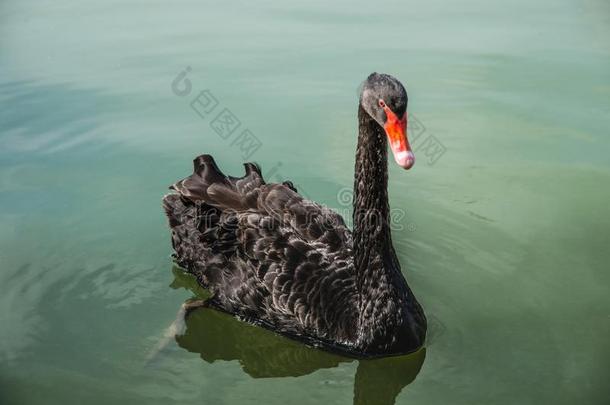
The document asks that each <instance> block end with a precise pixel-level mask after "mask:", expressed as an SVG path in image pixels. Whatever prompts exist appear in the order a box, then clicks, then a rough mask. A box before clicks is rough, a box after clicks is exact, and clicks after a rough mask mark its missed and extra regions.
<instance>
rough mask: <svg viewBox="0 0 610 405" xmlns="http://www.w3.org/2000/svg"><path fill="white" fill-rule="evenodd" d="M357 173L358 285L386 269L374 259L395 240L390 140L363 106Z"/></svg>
mask: <svg viewBox="0 0 610 405" xmlns="http://www.w3.org/2000/svg"><path fill="white" fill-rule="evenodd" d="M358 124H359V125H358V127H359V134H358V147H357V149H356V167H355V174H354V202H353V204H354V212H353V219H354V233H353V236H354V265H355V267H356V269H357V270H359V272H358V286H359V288H362V287H364V285H363V283H364V282H365V281H366V280H367V279H371V278H373V277H374V276H375V275H376V273H378V272H380V271H383V266H371V265H370V264H371V260H375V259H376V258H378V257H384V256H386V255H387V254H388V253H389V251H388V248H389V247H391V245H392V241H391V236H390V228H389V222H388V221H389V206H388V159H387V154H388V152H387V140H386V135H385V133H384V131H383V129H382V128H381V127H380V126H379V124H377V122H376V121H375V120H373V118H371V116H370V115H369V114H368V113H367V112H366V111H365V110H364V109H363V108H362V106H360V108H359V109H358Z"/></svg>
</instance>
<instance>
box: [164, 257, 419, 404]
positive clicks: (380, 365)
mask: <svg viewBox="0 0 610 405" xmlns="http://www.w3.org/2000/svg"><path fill="white" fill-rule="evenodd" d="M173 273H174V275H175V280H174V282H173V283H172V285H171V286H172V288H186V289H188V290H190V291H192V292H193V293H195V295H197V296H198V298H201V297H205V296H206V293H205V291H204V290H202V289H201V287H199V286H198V285H197V283H196V281H195V280H194V278H192V277H191V276H190V275H188V274H186V273H184V272H183V271H182V270H180V269H179V268H177V267H175V268H174V269H173ZM185 326H186V329H185V330H184V333H183V334H181V335H177V336H176V341H177V343H178V345H179V346H180V347H182V348H184V349H186V350H188V351H189V352H193V353H199V355H200V357H201V358H202V359H203V360H204V361H206V362H208V363H214V362H215V361H217V360H225V361H233V360H237V361H239V364H240V365H241V367H242V370H243V371H244V372H245V373H246V374H248V375H249V376H250V377H252V378H279V377H299V376H303V375H307V374H310V373H313V372H314V371H317V370H320V369H324V368H332V367H337V366H338V365H339V364H340V363H345V362H352V361H358V368H357V370H356V375H355V378H354V404H394V401H395V399H396V397H397V395H398V394H399V393H400V391H401V390H402V389H403V388H404V387H405V386H406V385H408V384H409V383H411V382H412V381H413V380H414V379H415V377H416V376H417V374H418V373H419V370H420V369H421V367H422V364H423V362H424V359H425V356H426V352H425V348H422V349H420V350H418V351H416V352H415V353H412V354H409V355H406V356H395V357H386V358H381V359H374V360H355V359H350V358H346V357H342V356H338V355H336V354H331V353H328V352H324V351H322V350H318V349H314V348H311V347H308V346H306V345H304V344H301V343H298V342H296V341H293V340H290V339H288V338H285V337H282V336H280V335H278V334H276V333H273V332H271V331H269V330H267V329H264V328H261V327H258V326H254V325H250V324H248V323H245V322H241V321H239V320H237V319H236V318H234V317H232V316H231V315H228V314H225V313H223V312H220V311H217V310H214V309H210V308H199V309H197V310H195V311H193V312H191V313H190V314H189V315H188V317H187V318H186V325H185Z"/></svg>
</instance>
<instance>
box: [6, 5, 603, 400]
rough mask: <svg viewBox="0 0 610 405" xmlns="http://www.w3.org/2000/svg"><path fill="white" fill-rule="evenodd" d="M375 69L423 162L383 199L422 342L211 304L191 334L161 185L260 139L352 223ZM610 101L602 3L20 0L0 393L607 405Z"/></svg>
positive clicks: (13, 59) (234, 159)
mask: <svg viewBox="0 0 610 405" xmlns="http://www.w3.org/2000/svg"><path fill="white" fill-rule="evenodd" d="M492 3H495V4H492ZM187 67H190V72H189V73H188V76H187V78H188V80H189V81H190V93H189V94H187V95H182V96H181V95H179V94H182V93H186V92H188V91H187V90H188V88H185V87H184V86H186V84H185V82H180V83H178V84H179V86H177V87H176V86H174V87H172V82H173V81H174V79H175V78H176V77H177V76H178V74H179V73H180V72H182V71H183V70H184V69H186V68H187ZM374 70H377V71H381V72H387V73H391V74H394V75H395V76H397V77H398V78H400V79H401V80H402V81H403V82H404V83H405V84H406V87H407V90H408V91H409V97H410V103H409V112H410V114H411V117H412V124H413V125H412V128H411V132H412V136H413V137H416V138H417V139H416V140H415V142H414V147H415V153H416V157H417V159H418V160H417V163H416V165H415V168H414V169H413V170H411V171H409V172H405V171H402V170H400V169H399V168H397V167H395V166H396V165H394V164H391V165H390V195H391V205H392V207H393V208H394V209H395V210H396V211H395V214H396V218H395V222H396V224H395V225H396V226H395V229H394V233H393V237H394V244H395V247H396V250H397V252H398V255H399V258H400V261H401V263H402V264H403V271H404V272H405V274H406V276H407V278H408V280H409V282H410V284H411V286H412V288H413V290H414V291H415V292H416V294H417V296H418V298H419V300H420V302H421V303H422V304H423V306H424V308H425V310H426V313H427V314H428V317H429V319H430V329H429V336H428V342H427V345H426V350H425V351H421V352H419V353H416V354H414V355H412V356H409V357H407V358H398V359H388V360H383V361H378V362H358V361H350V360H349V359H343V358H339V357H336V356H333V355H330V354H326V353H323V352H319V351H316V350H313V349H310V348H306V347H304V346H301V345H299V344H296V343H294V342H292V341H288V340H285V339H283V338H280V337H277V336H275V335H273V334H272V333H270V332H267V331H263V330H260V329H258V328H255V327H253V326H249V325H245V324H242V323H240V322H238V321H236V320H233V319H232V318H229V317H227V316H225V315H222V314H218V313H212V312H206V311H201V312H195V313H194V314H193V316H192V317H191V318H189V321H188V323H187V325H186V326H187V328H186V331H184V333H183V334H182V335H181V336H180V337H178V338H177V339H174V337H173V335H172V334H171V333H170V332H171V331H169V332H168V327H169V326H170V325H171V324H172V322H173V320H174V319H175V317H176V313H177V311H178V309H179V307H180V305H181V304H182V303H183V302H184V301H185V300H186V299H189V298H190V297H192V296H195V295H198V294H201V292H200V291H198V289H197V288H196V286H195V285H194V284H193V283H192V280H190V279H188V277H184V275H182V274H181V273H180V272H179V271H176V270H175V269H173V266H172V262H171V260H170V257H169V255H170V239H169V236H168V232H167V229H166V221H165V218H164V217H163V215H162V211H161V205H160V199H161V197H162V195H163V194H164V193H165V192H166V187H167V186H168V185H169V184H171V183H172V182H173V181H175V180H177V179H179V178H182V177H184V176H186V175H187V174H188V173H189V171H190V161H191V159H192V158H193V157H194V156H196V155H197V154H199V153H204V152H205V153H211V154H213V155H214V156H215V157H216V158H217V161H218V162H219V164H220V165H221V166H222V168H223V169H224V170H225V171H226V172H228V173H232V174H240V173H241V170H242V169H241V163H242V161H243V160H244V157H243V156H245V155H247V154H248V153H252V155H251V157H250V159H251V160H255V161H257V162H259V163H261V165H262V166H263V172H264V173H267V175H268V176H269V177H270V178H271V180H272V181H281V180H283V179H291V180H293V182H294V183H295V184H296V185H297V187H298V188H299V189H300V190H302V192H303V193H304V194H306V195H307V196H308V197H310V198H312V199H315V200H317V201H319V202H322V203H324V204H327V205H329V206H331V207H333V208H336V209H339V210H343V211H342V212H345V213H346V214H347V215H349V211H348V210H347V208H348V207H347V203H346V201H347V200H346V198H344V197H345V196H344V195H343V194H344V192H345V188H346V187H348V188H349V187H350V186H351V184H352V176H353V172H352V170H353V159H354V157H353V156H354V149H355V143H356V136H355V134H356V118H355V115H356V108H357V91H358V86H359V83H360V82H361V81H362V80H363V79H364V78H365V77H366V75H368V74H369V73H370V72H372V71H374ZM205 89H207V90H209V93H204V94H208V95H209V94H211V95H213V97H214V98H215V100H216V101H217V102H218V105H217V106H216V109H215V110H214V111H213V113H210V114H209V115H207V116H206V115H205V114H204V117H200V116H199V115H197V113H196V112H195V111H194V110H193V109H192V108H191V106H190V103H191V102H192V101H193V100H194V99H195V98H197V97H199V94H200V92H202V91H203V90H205ZM176 93H177V94H178V95H177V94H176ZM200 100H201V99H200ZM609 101H610V5H609V4H608V2H607V1H605V0H582V1H578V0H569V1H568V0H559V1H550V0H544V1H539V2H532V1H525V0H522V1H521V0H520V1H512V2H499V1H497V2H489V1H483V0H465V1H460V2H441V1H426V2H424V1H413V0H409V1H400V2H399V1H384V2H370V3H365V2H343V1H335V2H322V1H310V2H307V3H305V2H302V3H300V4H289V2H282V1H277V0H270V1H258V2H246V1H241V0H234V1H229V2H225V3H221V2H211V1H206V0H203V1H192V2H143V1H127V2H126V1H121V2H119V1H104V2H102V1H89V2H75V1H70V2H69V1H65V0H59V1H36V2H34V1H24V0H19V1H11V0H9V1H7V0H5V1H3V2H2V3H0V403H2V404H66V403H69V404H72V403H75V404H76V403H83V404H85V403H86V404H110V403H113V404H114V403H117V404H119V403H125V404H128V403H129V404H131V403H148V404H170V403H176V404H284V403H298V404H351V403H352V402H354V403H372V404H376V403H379V404H391V403H394V396H396V399H395V403H397V404H448V403H450V404H574V403H579V404H602V403H607V402H606V401H607V400H608V397H610V389H609V388H608V387H609V385H608V379H609V377H610V372H609V366H610V343H608V342H609V340H608V336H609V335H610V294H609V284H610V273H609V272H608V269H609V266H608V263H609V262H610V249H609V248H608V243H609V241H610V215H609V214H610V209H609V200H610V187H609V186H610V170H609V169H610V157H609V156H610V140H609V138H608V135H609V134H608V128H610V105H609V104H610V103H609ZM223 108H228V109H229V110H230V111H231V112H232V113H233V114H234V115H235V117H237V119H238V120H239V121H240V123H241V125H240V127H239V128H238V129H237V130H236V132H235V133H233V134H231V135H230V136H229V137H228V138H227V139H223V138H222V137H221V136H219V135H218V134H217V133H216V132H214V131H213V129H212V128H211V126H210V125H211V123H212V120H213V119H214V117H215V116H216V115H217V113H219V112H220V111H221V110H222V109H223ZM415 119H417V121H418V123H419V127H417V128H416V127H415ZM424 128H425V130H424ZM243 129H249V130H250V131H251V134H252V135H253V136H255V137H256V139H257V140H258V141H259V142H260V147H259V148H258V149H256V150H254V152H252V149H248V148H246V149H247V150H246V151H244V149H245V148H244V144H243V143H242V142H240V141H238V140H237V136H238V135H239V134H240V133H241V131H242V130H243ZM422 131H423V132H422ZM223 135H224V134H223ZM241 139H242V140H243V138H241ZM431 144H433V148H432V149H430V145H431ZM435 148H436V149H435ZM431 151H432V152H431ZM435 151H436V152H435ZM439 151H440V152H439ZM433 152H434V153H433ZM347 197H349V196H347Z"/></svg>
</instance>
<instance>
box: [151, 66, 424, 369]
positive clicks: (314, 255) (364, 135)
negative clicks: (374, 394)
mask: <svg viewBox="0 0 610 405" xmlns="http://www.w3.org/2000/svg"><path fill="white" fill-rule="evenodd" d="M406 100H407V99H406V91H405V90H404V87H403V86H402V85H401V84H400V82H398V80H396V79H395V78H393V77H391V76H388V75H380V74H377V73H374V74H372V75H371V76H369V77H368V78H367V80H366V81H365V83H364V86H363V91H362V95H361V98H360V105H359V111H358V117H359V127H360V129H359V137H358V148H357V153H356V174H355V181H354V230H353V231H350V229H349V228H348V227H347V226H346V225H345V221H344V220H343V218H342V217H341V216H340V215H339V214H338V213H336V212H335V211H333V210H331V209H329V208H327V207H324V206H322V205H320V204H317V203H315V202H313V201H309V200H306V199H305V198H303V197H302V196H301V195H300V194H299V193H298V192H297V190H296V189H295V188H294V186H293V185H292V183H290V182H284V183H282V184H277V183H271V184H268V183H266V182H265V180H264V179H263V177H262V175H261V171H260V168H259V167H258V166H257V165H256V164H253V163H246V164H245V175H244V176H242V177H231V176H227V175H225V174H223V173H222V171H221V170H220V169H219V168H218V166H217V164H216V162H215V161H214V159H213V158H212V156H210V155H201V156H199V157H197V158H196V159H195V160H194V171H193V174H192V175H190V176H189V177H187V178H185V179H183V180H180V181H178V182H176V183H175V184H173V185H172V186H171V187H170V189H172V190H173V191H174V192H173V193H171V194H168V195H166V196H165V197H164V199H163V206H164V209H165V212H166V215H167V217H168V219H169V226H170V229H171V235H172V246H173V249H174V252H175V253H174V257H175V260H176V261H177V263H178V264H179V265H180V266H182V267H183V268H185V269H186V270H187V271H189V272H191V273H192V274H194V275H195V276H196V277H197V280H198V282H199V283H200V284H201V285H202V286H204V287H205V288H208V289H209V290H210V291H211V292H212V297H211V298H210V299H209V300H208V301H207V302H206V305H209V306H211V307H214V308H217V309H219V310H222V311H225V312H228V313H231V314H234V315H236V316H238V317H240V318H242V319H245V320H247V321H250V322H253V323H256V324H259V325H262V326H265V327H267V328H270V329H272V330H275V331H277V332H279V333H281V334H284V335H287V336H289V337H292V338H296V339H299V340H302V341H304V342H306V343H308V344H312V345H315V346H319V347H322V348H325V349H328V350H331V351H335V352H340V353H343V354H346V355H349V356H352V357H361V358H364V357H380V356H387V355H396V354H404V353H409V352H412V351H414V350H416V349H418V348H419V347H421V346H422V344H423V342H424V338H425V333H426V318H425V316H424V313H423V310H422V308H421V306H420V305H419V303H418V302H417V300H416V299H415V296H414V295H413V293H412V292H411V290H410V288H409V286H408V285H407V283H406V280H405V279H404V277H403V275H402V273H401V270H400V264H399V263H398V260H397V258H396V254H395V252H394V249H393V247H392V243H391V234H390V230H389V223H388V221H389V215H388V213H389V206H388V200H387V144H388V141H389V142H390V146H391V148H392V150H393V152H394V157H395V159H396V162H397V163H398V164H399V165H401V166H403V167H405V168H409V167H410V166H411V165H412V164H413V155H412V152H411V151H410V148H409V146H408V141H407V140H406V131H405V129H406V102H407V101H406ZM372 103H374V104H372ZM399 116H400V117H403V116H404V122H403V121H400V119H398V118H397V117H399ZM394 121H395V122H394ZM401 125H402V127H401ZM403 127H404V128H403ZM401 128H402V129H401ZM401 130H402V137H403V138H404V139H403V138H400V132H401ZM400 142H402V143H401V144H400V145H399V143H400Z"/></svg>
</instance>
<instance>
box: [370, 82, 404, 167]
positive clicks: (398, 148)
mask: <svg viewBox="0 0 610 405" xmlns="http://www.w3.org/2000/svg"><path fill="white" fill-rule="evenodd" d="M408 101H409V99H408V97H407V91H406V90H405V87H404V86H403V85H402V83H400V81H398V79H396V78H395V77H393V76H390V75H387V74H383V73H372V74H371V75H370V76H369V77H367V78H366V80H365V81H364V83H362V91H361V93H360V105H361V106H362V108H363V109H364V111H366V112H367V113H368V114H369V115H370V116H371V117H372V118H373V119H374V120H375V121H376V122H377V123H378V124H379V125H380V126H381V127H382V128H383V129H384V131H385V133H386V135H387V136H388V143H389V144H390V149H392V153H393V155H394V160H395V161H396V163H398V165H399V166H400V167H402V168H404V169H410V168H411V167H413V164H415V155H414V154H413V151H412V150H411V146H410V145H409V140H408V138H407V103H408Z"/></svg>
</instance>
